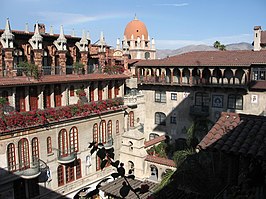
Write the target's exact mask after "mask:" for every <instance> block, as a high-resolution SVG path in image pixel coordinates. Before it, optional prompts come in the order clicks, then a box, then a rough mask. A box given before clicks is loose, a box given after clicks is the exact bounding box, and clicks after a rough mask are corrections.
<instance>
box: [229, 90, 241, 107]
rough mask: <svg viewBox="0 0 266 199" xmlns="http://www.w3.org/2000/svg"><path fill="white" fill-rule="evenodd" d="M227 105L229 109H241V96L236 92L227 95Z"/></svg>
mask: <svg viewBox="0 0 266 199" xmlns="http://www.w3.org/2000/svg"><path fill="white" fill-rule="evenodd" d="M227 107H228V108H229V109H236V110H243V96H242V95H236V94H230V95H228V103H227Z"/></svg>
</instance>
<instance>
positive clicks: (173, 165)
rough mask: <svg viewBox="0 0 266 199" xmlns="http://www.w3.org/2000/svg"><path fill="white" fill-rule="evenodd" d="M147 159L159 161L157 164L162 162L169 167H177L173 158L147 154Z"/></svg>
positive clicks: (154, 161)
mask: <svg viewBox="0 0 266 199" xmlns="http://www.w3.org/2000/svg"><path fill="white" fill-rule="evenodd" d="M145 160H146V161H148V162H153V163H157V164H162V165H166V166H169V167H175V166H176V165H175V162H174V161H173V160H170V159H167V158H160V157H157V156H153V155H147V156H146V158H145Z"/></svg>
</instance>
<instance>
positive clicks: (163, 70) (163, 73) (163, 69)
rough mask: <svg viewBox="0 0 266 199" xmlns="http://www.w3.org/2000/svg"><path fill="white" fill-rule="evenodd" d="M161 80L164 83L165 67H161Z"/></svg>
mask: <svg viewBox="0 0 266 199" xmlns="http://www.w3.org/2000/svg"><path fill="white" fill-rule="evenodd" d="M161 72H162V73H161V77H160V78H161V81H162V82H163V83H165V68H162V70H161Z"/></svg>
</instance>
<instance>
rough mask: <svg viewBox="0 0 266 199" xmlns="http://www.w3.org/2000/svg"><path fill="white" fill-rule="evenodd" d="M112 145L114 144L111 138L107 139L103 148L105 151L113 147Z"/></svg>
mask: <svg viewBox="0 0 266 199" xmlns="http://www.w3.org/2000/svg"><path fill="white" fill-rule="evenodd" d="M113 144H114V142H113V138H110V139H108V140H107V141H106V143H105V144H103V146H104V148H105V149H110V148H112V147H113Z"/></svg>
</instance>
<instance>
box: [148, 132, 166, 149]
mask: <svg viewBox="0 0 266 199" xmlns="http://www.w3.org/2000/svg"><path fill="white" fill-rule="evenodd" d="M164 140H166V137H165V135H161V136H158V137H156V138H154V139H152V140H149V141H146V142H144V147H145V148H147V147H149V146H152V145H155V144H157V143H159V142H162V141H164Z"/></svg>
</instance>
